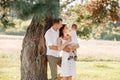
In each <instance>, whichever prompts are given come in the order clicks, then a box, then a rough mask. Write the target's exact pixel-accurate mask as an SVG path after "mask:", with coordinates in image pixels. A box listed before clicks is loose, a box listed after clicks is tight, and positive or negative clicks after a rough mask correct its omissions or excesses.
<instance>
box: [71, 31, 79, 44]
mask: <svg viewBox="0 0 120 80" xmlns="http://www.w3.org/2000/svg"><path fill="white" fill-rule="evenodd" d="M70 36H71V38H72V41H71V43H76V44H78V40H77V33H76V31H75V30H71V31H70Z"/></svg>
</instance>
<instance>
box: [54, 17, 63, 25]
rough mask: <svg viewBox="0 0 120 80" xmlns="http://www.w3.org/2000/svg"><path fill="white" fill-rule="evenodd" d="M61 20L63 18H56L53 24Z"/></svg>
mask: <svg viewBox="0 0 120 80" xmlns="http://www.w3.org/2000/svg"><path fill="white" fill-rule="evenodd" d="M60 21H62V19H61V18H57V19H54V20H53V24H55V23H59V22H60Z"/></svg>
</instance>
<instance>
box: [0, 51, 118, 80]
mask: <svg viewBox="0 0 120 80" xmlns="http://www.w3.org/2000/svg"><path fill="white" fill-rule="evenodd" d="M19 56H20V54H19V53H16V54H15V53H0V80H20V58H19ZM76 66H77V75H76V76H74V80H120V62H114V61H110V62H105V61H98V62H97V61H93V62H85V61H82V62H81V61H79V62H76ZM48 76H49V78H50V69H49V68H48Z"/></svg>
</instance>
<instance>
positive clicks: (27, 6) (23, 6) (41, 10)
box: [11, 0, 60, 19]
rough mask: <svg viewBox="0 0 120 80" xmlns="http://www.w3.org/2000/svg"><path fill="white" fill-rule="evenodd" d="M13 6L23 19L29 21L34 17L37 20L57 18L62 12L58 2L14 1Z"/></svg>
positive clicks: (40, 0)
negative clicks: (28, 19)
mask: <svg viewBox="0 0 120 80" xmlns="http://www.w3.org/2000/svg"><path fill="white" fill-rule="evenodd" d="M11 4H12V5H13V6H12V8H13V9H14V10H15V11H16V12H17V14H18V16H19V17H20V18H21V19H27V18H29V17H31V16H33V15H34V16H36V18H45V17H52V18H56V17H58V16H59V11H60V5H59V2H57V0H36V1H25V0H17V1H12V3H11Z"/></svg>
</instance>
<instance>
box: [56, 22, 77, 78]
mask: <svg viewBox="0 0 120 80" xmlns="http://www.w3.org/2000/svg"><path fill="white" fill-rule="evenodd" d="M59 32H60V33H59V38H58V40H57V46H58V50H62V64H61V73H60V76H61V77H62V78H63V80H72V76H74V75H76V65H75V61H74V59H71V60H68V57H69V54H71V52H69V53H68V52H65V51H63V49H64V47H65V46H68V45H69V44H70V42H71V36H70V35H69V34H68V28H67V25H66V24H63V25H62V27H61V28H60V30H59ZM69 46H70V45H69ZM74 48H78V47H77V46H74Z"/></svg>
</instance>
